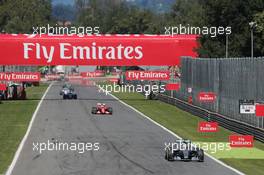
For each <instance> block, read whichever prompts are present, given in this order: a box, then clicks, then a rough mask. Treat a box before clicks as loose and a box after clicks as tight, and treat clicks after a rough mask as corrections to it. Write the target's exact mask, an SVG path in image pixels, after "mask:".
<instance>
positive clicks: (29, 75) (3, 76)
mask: <svg viewBox="0 0 264 175" xmlns="http://www.w3.org/2000/svg"><path fill="white" fill-rule="evenodd" d="M0 81H16V82H23V81H25V82H38V81H40V73H39V72H0Z"/></svg>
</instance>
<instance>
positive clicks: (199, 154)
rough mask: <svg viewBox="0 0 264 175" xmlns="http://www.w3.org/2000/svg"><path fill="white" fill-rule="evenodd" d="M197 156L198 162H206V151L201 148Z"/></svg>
mask: <svg viewBox="0 0 264 175" xmlns="http://www.w3.org/2000/svg"><path fill="white" fill-rule="evenodd" d="M197 154H198V155H197V157H198V162H204V151H203V150H199V151H198V153H197Z"/></svg>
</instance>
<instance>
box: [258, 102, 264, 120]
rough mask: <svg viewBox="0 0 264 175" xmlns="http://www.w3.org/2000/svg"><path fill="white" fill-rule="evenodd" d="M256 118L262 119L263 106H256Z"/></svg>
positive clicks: (263, 113) (263, 114)
mask: <svg viewBox="0 0 264 175" xmlns="http://www.w3.org/2000/svg"><path fill="white" fill-rule="evenodd" d="M256 116H257V117H264V104H256Z"/></svg>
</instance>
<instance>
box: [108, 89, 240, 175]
mask: <svg viewBox="0 0 264 175" xmlns="http://www.w3.org/2000/svg"><path fill="white" fill-rule="evenodd" d="M109 95H110V96H112V97H113V98H114V99H116V100H118V101H119V102H120V103H122V104H123V105H125V106H126V107H129V108H131V109H132V110H134V111H135V112H137V113H139V114H140V115H141V116H143V117H145V118H146V119H148V120H149V121H151V122H152V123H154V124H155V125H157V126H159V127H161V128H162V129H164V130H165V131H167V132H169V133H170V134H172V135H173V136H175V137H177V138H179V139H182V138H181V137H180V136H178V135H177V134H175V133H174V132H172V131H171V130H169V129H168V128H166V127H164V126H162V125H161V124H159V123H157V122H156V121H154V120H152V119H151V118H150V117H148V116H146V115H145V114H143V113H142V112H140V111H139V110H137V109H136V108H134V107H132V106H130V105H128V104H127V103H125V102H123V101H122V100H120V99H119V98H117V97H116V96H114V95H113V94H109ZM205 155H206V156H207V157H210V158H211V159H213V160H214V161H216V162H217V163H219V164H221V165H222V166H224V167H226V168H228V169H230V170H232V171H234V172H236V173H237V174H239V175H245V174H244V173H242V172H241V171H239V170H237V169H235V168H233V167H231V166H229V165H227V164H225V163H224V162H222V161H220V160H218V159H216V158H215V157H213V156H211V155H210V154H208V153H206V152H205Z"/></svg>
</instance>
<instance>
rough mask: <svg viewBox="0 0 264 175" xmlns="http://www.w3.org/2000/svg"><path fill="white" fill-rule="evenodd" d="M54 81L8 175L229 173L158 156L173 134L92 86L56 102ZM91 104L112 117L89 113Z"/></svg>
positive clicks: (221, 168) (209, 162)
mask: <svg viewBox="0 0 264 175" xmlns="http://www.w3.org/2000/svg"><path fill="white" fill-rule="evenodd" d="M61 86H62V84H61V83H58V82H57V83H54V84H53V86H52V87H51V88H50V90H49V92H48V93H47V95H46V98H45V99H44V101H43V103H42V105H41V107H40V109H39V112H38V114H37V116H36V118H35V121H34V123H33V126H32V129H31V131H30V134H29V136H28V138H27V140H26V142H25V145H24V147H23V149H22V152H21V154H20V156H19V158H18V160H17V163H16V165H15V167H14V169H13V172H12V175H151V174H155V175H233V174H236V173H234V172H233V171H232V170H230V169H228V168H226V167H224V166H222V165H220V164H219V163H217V162H215V161H213V160H212V159H210V158H208V157H206V158H205V162H204V163H199V162H195V161H192V162H184V161H175V162H168V161H166V160H165V159H164V147H165V146H164V143H165V142H167V143H168V142H173V141H175V139H176V138H175V137H174V136H173V135H171V134H170V133H168V132H167V131H165V130H163V129H162V128H160V127H159V126H157V125H155V124H153V123H152V122H151V121H149V120H147V119H146V118H144V117H142V116H141V115H140V114H138V113H136V112H135V111H133V110H132V109H130V108H128V107H126V106H125V105H123V104H121V103H120V102H119V101H117V100H115V99H114V98H112V97H111V96H106V95H105V94H103V93H99V92H98V89H97V88H96V87H94V86H89V87H88V86H81V85H76V86H75V91H76V92H77V94H78V97H79V99H78V100H62V97H61V96H60V95H59V91H60V89H61ZM97 102H102V103H106V104H107V105H109V106H112V107H113V110H114V113H113V115H112V116H99V115H92V114H91V108H92V106H95V105H96V103H97ZM48 140H49V141H58V142H63V143H64V142H67V143H71V142H73V143H84V142H85V143H86V142H91V143H96V142H98V143H99V147H100V149H99V150H98V151H87V152H85V153H83V154H80V153H77V152H76V151H44V152H42V154H40V153H39V152H38V151H36V150H35V151H33V143H37V142H38V143H41V142H44V143H47V141H48Z"/></svg>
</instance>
